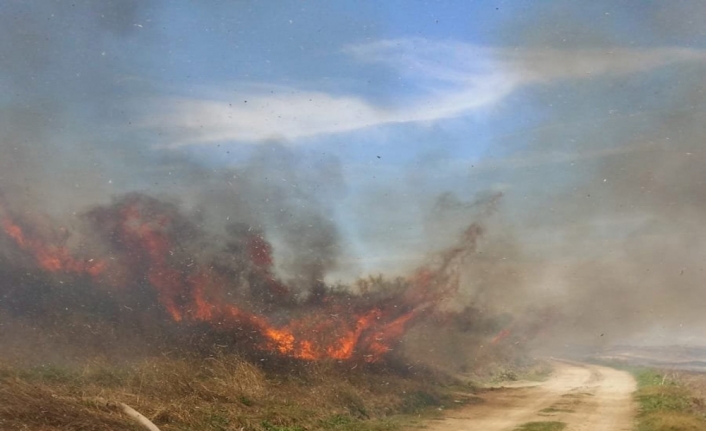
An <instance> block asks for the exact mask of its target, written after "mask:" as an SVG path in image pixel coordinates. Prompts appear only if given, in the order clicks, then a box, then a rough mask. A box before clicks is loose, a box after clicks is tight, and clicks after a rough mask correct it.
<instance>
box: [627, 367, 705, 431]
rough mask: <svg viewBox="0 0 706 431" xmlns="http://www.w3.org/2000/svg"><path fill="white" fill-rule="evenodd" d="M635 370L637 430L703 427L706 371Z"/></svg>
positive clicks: (679, 430) (676, 430)
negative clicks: (662, 371)
mask: <svg viewBox="0 0 706 431" xmlns="http://www.w3.org/2000/svg"><path fill="white" fill-rule="evenodd" d="M635 374H636V376H637V380H638V385H639V389H638V391H637V394H636V397H637V400H638V401H639V403H640V414H639V416H638V427H637V429H638V431H706V408H705V407H704V402H703V395H704V394H705V393H706V375H704V374H697V373H679V372H677V373H658V372H655V371H651V370H641V371H638V372H636V373H635Z"/></svg>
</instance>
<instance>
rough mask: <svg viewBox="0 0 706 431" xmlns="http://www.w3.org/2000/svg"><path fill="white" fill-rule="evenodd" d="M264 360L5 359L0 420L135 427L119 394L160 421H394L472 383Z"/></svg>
mask: <svg viewBox="0 0 706 431" xmlns="http://www.w3.org/2000/svg"><path fill="white" fill-rule="evenodd" d="M268 362H270V363H268V364H258V365H257V366H256V365H254V364H252V363H250V362H248V361H245V360H243V359H242V358H240V357H238V356H234V355H221V356H217V357H212V358H208V359H205V360H204V359H202V358H198V359H197V358H194V359H189V358H180V359H168V358H158V359H146V360H143V361H141V362H139V363H136V364H132V365H125V366H115V365H107V364H101V363H99V362H93V363H89V364H85V365H84V366H82V367H76V366H70V367H47V366H45V367H34V368H18V367H13V366H2V367H0V429H8V430H9V429H12V430H36V431H39V430H41V431H49V430H69V429H70V430H84V431H91V430H96V431H97V430H105V429H106V428H109V429H111V430H138V429H141V428H140V427H139V426H138V425H137V424H136V423H134V422H132V420H131V419H129V418H127V417H126V416H124V415H123V414H122V413H120V412H118V411H117V410H116V409H113V408H111V407H110V404H111V403H118V402H121V403H125V404H127V405H129V406H131V407H133V408H134V409H136V410H137V411H139V412H141V413H142V414H144V415H145V416H146V417H148V418H149V419H150V420H152V421H153V422H154V423H155V424H156V425H157V426H159V427H160V429H161V430H162V431H169V430H194V431H206V430H209V431H225V430H253V431H254V430H258V431H260V430H261V431H295V430H354V429H355V430H393V429H397V428H399V427H400V426H402V425H403V424H409V423H410V422H409V421H410V420H411V418H414V417H419V415H421V414H429V413H430V412H438V411H439V410H440V409H443V408H446V407H451V406H454V405H460V404H462V403H463V402H464V399H465V397H464V396H463V395H458V393H459V392H469V391H470V389H471V388H470V387H468V386H463V385H461V384H460V383H459V382H457V381H454V380H451V379H448V378H446V377H444V376H442V375H439V374H435V373H433V372H430V371H423V370H419V371H416V372H415V373H412V372H410V371H409V370H395V369H393V368H391V367H389V366H385V367H383V366H378V367H374V366H370V365H364V366H360V367H356V366H351V364H340V363H334V362H322V363H305V362H300V361H292V360H281V359H280V360H277V359H273V360H272V361H268ZM351 368H352V369H351ZM452 394H456V395H452Z"/></svg>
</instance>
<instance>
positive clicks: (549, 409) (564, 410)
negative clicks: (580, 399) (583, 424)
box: [540, 407, 574, 413]
mask: <svg viewBox="0 0 706 431" xmlns="http://www.w3.org/2000/svg"><path fill="white" fill-rule="evenodd" d="M573 412H574V411H573V410H571V409H567V408H565V407H547V408H546V409H542V410H540V413H573Z"/></svg>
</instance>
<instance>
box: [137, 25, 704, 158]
mask: <svg viewBox="0 0 706 431" xmlns="http://www.w3.org/2000/svg"><path fill="white" fill-rule="evenodd" d="M344 52H345V53H346V54H348V55H350V56H352V57H353V58H354V59H356V60H357V61H360V62H367V63H375V64H382V65H385V66H387V67H389V68H390V69H391V70H394V71H395V72H396V73H398V74H400V75H404V76H405V77H406V78H409V80H410V81H411V82H413V83H414V84H415V86H416V88H412V89H411V90H410V92H409V94H400V95H399V96H400V103H399V104H397V105H386V106H381V105H377V104H375V103H374V102H372V101H370V100H366V99H365V98H363V97H362V96H360V95H356V94H348V95H335V94H330V93H326V92H318V91H307V90H300V89H297V88H292V87H289V88H282V87H281V86H278V85H275V84H273V85H271V86H268V85H267V84H260V85H257V86H253V87H251V90H250V92H249V93H247V94H245V96H244V97H243V99H244V100H247V102H243V101H241V102H238V103H230V101H226V100H220V99H216V98H171V99H167V100H160V101H159V106H161V107H162V108H161V109H159V110H156V111H153V112H158V113H157V114H155V115H152V116H151V117H148V119H147V120H146V121H145V122H144V123H143V126H145V127H149V128H158V129H160V130H162V131H165V132H166V133H167V135H168V136H169V137H170V145H173V146H183V145H195V144H210V143H217V142H225V141H240V142H253V143H255V142H261V141H263V140H268V139H277V138H282V139H286V140H288V141H292V142H296V141H297V140H300V139H301V138H306V137H311V136H317V135H324V134H334V133H342V132H348V131H353V130H358V129H363V128H367V127H374V126H379V125H386V124H392V123H409V122H429V121H435V120H439V119H444V118H451V117H457V116H460V115H463V114H464V113H467V112H470V111H473V110H477V109H480V108H484V107H489V106H492V105H493V104H495V103H497V102H499V101H501V100H503V99H504V98H505V97H507V96H508V95H509V94H511V93H512V92H513V91H515V90H516V89H518V88H521V87H523V86H526V85H531V84H536V83H547V82H551V81H555V80H562V79H586V78H593V77H600V76H611V75H613V76H615V75H625V74H632V73H639V72H643V71H647V70H650V69H653V68H656V67H660V66H664V65H668V64H671V63H676V62H684V61H697V60H698V61H703V60H705V59H706V52H704V51H699V50H692V49H681V48H658V49H629V48H619V49H614V50H572V51H562V50H552V49H544V50H538V49H521V48H491V47H482V46H476V45H470V44H465V43H460V42H453V41H442V42H440V41H429V40H426V39H422V38H411V39H397V40H382V41H378V42H372V43H366V44H360V45H351V46H348V47H346V48H344ZM269 87H271V88H272V89H273V90H267V88H269ZM241 94H242V93H241Z"/></svg>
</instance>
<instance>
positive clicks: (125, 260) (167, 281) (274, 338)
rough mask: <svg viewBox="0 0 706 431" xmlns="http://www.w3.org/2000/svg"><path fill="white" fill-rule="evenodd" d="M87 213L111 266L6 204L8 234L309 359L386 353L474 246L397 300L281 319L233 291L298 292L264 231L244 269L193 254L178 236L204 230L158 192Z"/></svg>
mask: <svg viewBox="0 0 706 431" xmlns="http://www.w3.org/2000/svg"><path fill="white" fill-rule="evenodd" d="M87 217H89V218H90V220H91V221H92V222H93V223H94V224H95V226H96V229H97V230H98V232H99V233H101V234H102V237H104V238H105V240H106V241H107V242H108V243H109V244H110V246H111V247H112V248H113V249H114V250H115V256H117V257H116V258H114V260H110V262H111V263H110V268H109V267H108V265H107V263H106V262H107V260H100V259H90V260H81V259H78V258H76V257H74V255H73V254H72V253H71V251H70V250H69V249H68V248H67V247H65V246H63V245H54V244H50V243H49V242H47V241H44V240H43V239H42V238H40V237H39V236H36V235H28V234H27V232H26V231H25V230H24V229H23V228H22V226H20V225H19V224H17V223H16V222H15V221H14V220H13V219H12V218H11V217H9V216H7V215H6V214H5V213H4V212H2V208H0V221H1V222H2V228H3V230H4V232H5V234H6V235H7V237H9V238H10V239H11V240H12V241H13V242H14V243H15V244H16V245H17V247H18V248H19V249H21V250H24V251H25V252H27V253H28V254H30V255H31V256H33V257H34V259H35V260H36V262H37V265H38V267H39V268H41V269H42V270H44V271H48V272H65V273H73V274H79V275H80V274H88V275H91V276H93V277H97V276H98V275H100V274H102V273H103V272H104V271H106V270H110V271H111V273H112V272H116V271H122V272H124V273H126V274H127V276H126V277H125V278H124V282H125V283H126V284H128V285H129V284H132V285H145V284H146V285H148V286H149V287H151V288H153V289H154V291H155V293H156V298H157V300H158V301H159V304H160V306H161V307H162V308H163V310H164V311H165V317H166V318H168V319H170V320H172V321H174V322H179V323H180V324H190V323H208V324H210V325H211V326H212V327H213V328H214V330H218V331H230V330H235V329H238V328H248V329H249V330H254V332H255V333H257V334H259V337H260V341H258V344H257V345H258V347H259V348H260V349H263V350H267V351H272V352H275V353H278V354H280V355H284V356H290V357H294V358H299V359H302V360H320V359H326V358H329V359H335V360H348V359H352V358H361V359H364V360H366V361H368V362H375V361H377V360H379V359H380V358H382V357H383V356H385V355H387V354H388V353H389V352H391V351H392V350H393V349H394V347H395V346H396V345H397V344H398V343H399V341H400V340H401V339H402V337H403V336H404V334H405V332H406V331H407V329H408V328H409V326H410V325H412V324H413V323H414V322H416V321H418V320H419V319H420V318H422V317H424V316H425V315H426V314H428V313H429V312H430V311H432V310H433V309H434V307H435V306H436V305H437V304H439V303H440V302H441V301H442V300H443V299H444V298H446V297H447V296H448V295H449V293H450V292H452V291H453V289H454V288H455V286H456V285H457V282H458V277H457V276H456V275H455V272H454V271H455V270H454V268H456V267H457V266H458V264H459V259H460V258H462V257H463V256H464V252H465V251H466V250H467V247H464V246H459V247H456V248H453V249H451V250H450V251H448V252H446V253H444V254H442V255H441V261H440V262H439V263H438V264H437V265H436V266H433V267H427V268H423V269H421V270H419V271H417V272H416V273H415V274H413V276H412V277H411V278H410V279H409V280H408V283H409V286H408V289H407V290H406V291H405V292H403V293H402V294H400V295H399V296H397V297H393V299H392V300H394V301H395V302H390V301H392V300H388V302H387V303H385V304H377V305H374V304H367V305H364V302H360V303H358V302H355V301H354V303H353V305H351V302H350V301H351V297H347V298H348V300H347V301H348V302H344V301H343V300H339V301H336V300H335V299H331V298H326V299H325V300H323V301H321V303H320V304H317V305H316V307H314V306H312V305H309V306H308V308H305V312H303V313H301V312H297V310H296V309H294V310H293V311H290V314H293V315H294V316H295V317H293V318H290V320H289V321H287V322H281V321H279V320H276V319H274V318H272V317H268V315H266V314H264V313H263V312H260V313H257V312H254V311H252V309H253V307H252V306H251V305H247V302H242V303H241V302H239V300H238V297H237V296H232V292H238V291H239V290H238V286H239V284H238V283H242V281H239V280H247V283H249V284H250V287H251V289H252V288H253V286H256V287H257V288H259V289H261V290H264V291H265V292H268V293H269V294H270V295H272V296H274V297H282V298H291V289H290V288H289V287H288V286H287V285H285V284H284V283H282V282H281V281H279V280H278V279H277V278H276V276H275V275H274V271H273V258H272V247H271V245H270V243H269V242H268V241H267V240H266V239H265V236H264V234H263V233H261V232H257V231H253V232H251V231H250V229H248V231H247V233H246V234H244V240H243V242H242V243H239V244H241V245H238V246H237V247H236V249H238V250H242V253H243V254H242V256H245V258H244V259H245V260H244V261H242V262H243V263H241V264H240V265H241V267H239V268H240V269H239V270H238V271H241V272H240V273H239V274H241V275H238V273H236V274H233V273H229V272H227V271H223V270H220V269H219V267H218V266H217V265H215V264H213V263H211V262H210V261H209V260H208V259H207V258H204V257H201V256H199V257H197V256H194V255H193V254H191V253H190V252H189V248H188V247H187V246H186V245H185V240H183V239H180V238H182V237H183V236H185V234H184V232H185V231H188V232H191V233H192V234H193V235H198V231H197V230H193V228H192V227H190V225H189V224H188V223H187V222H185V221H184V219H183V217H182V216H180V215H179V214H178V212H177V211H176V210H175V209H174V208H172V207H169V206H167V205H166V204H163V203H161V202H159V201H157V200H155V199H151V198H147V197H144V196H142V195H131V196H128V197H126V198H124V199H122V200H121V201H118V203H116V204H115V205H113V206H111V207H99V208H97V209H95V210H93V211H91V212H90V213H88V214H87ZM192 230H193V232H192ZM475 233H477V232H476V231H474V230H469V231H468V232H467V233H466V234H465V236H464V238H463V241H470V242H471V243H473V241H475V237H474V235H475ZM239 256H240V255H239ZM121 280H123V279H122V278H121ZM96 281H97V282H98V281H99V280H96ZM241 290H242V289H241ZM395 298H396V299H395ZM355 304H358V305H355ZM274 321H277V322H278V323H274Z"/></svg>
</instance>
